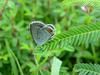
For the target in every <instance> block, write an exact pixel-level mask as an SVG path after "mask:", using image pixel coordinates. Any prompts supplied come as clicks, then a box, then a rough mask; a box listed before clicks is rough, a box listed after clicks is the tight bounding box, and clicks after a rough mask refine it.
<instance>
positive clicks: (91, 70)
mask: <svg viewBox="0 0 100 75" xmlns="http://www.w3.org/2000/svg"><path fill="white" fill-rule="evenodd" d="M74 71H75V72H78V73H79V75H100V65H98V64H94V65H93V64H83V63H82V64H81V63H80V64H76V65H75V66H74Z"/></svg>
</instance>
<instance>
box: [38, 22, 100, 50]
mask: <svg viewBox="0 0 100 75" xmlns="http://www.w3.org/2000/svg"><path fill="white" fill-rule="evenodd" d="M99 38H100V23H96V24H91V25H82V26H78V27H75V28H72V29H70V30H69V31H67V32H64V33H60V34H58V35H56V36H54V38H53V39H52V40H51V41H49V42H47V43H46V44H44V45H42V49H43V50H54V49H59V48H66V47H68V46H69V45H72V46H80V45H86V46H88V45H89V43H93V42H95V41H98V40H99ZM38 48H39V47H38Z"/></svg>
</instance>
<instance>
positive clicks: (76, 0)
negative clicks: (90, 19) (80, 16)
mask: <svg viewBox="0 0 100 75" xmlns="http://www.w3.org/2000/svg"><path fill="white" fill-rule="evenodd" d="M62 3H63V5H64V6H67V7H68V6H71V5H73V4H81V5H91V6H94V7H98V8H99V7H100V0H64V1H63V2H62Z"/></svg>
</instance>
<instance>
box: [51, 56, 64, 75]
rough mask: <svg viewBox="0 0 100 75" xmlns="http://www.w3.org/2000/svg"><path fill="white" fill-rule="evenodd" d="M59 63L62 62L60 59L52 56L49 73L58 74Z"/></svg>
mask: <svg viewBox="0 0 100 75" xmlns="http://www.w3.org/2000/svg"><path fill="white" fill-rule="evenodd" d="M61 64H62V61H60V60H59V59H58V58H56V57H54V58H53V60H52V67H51V75H59V71H60V67H61Z"/></svg>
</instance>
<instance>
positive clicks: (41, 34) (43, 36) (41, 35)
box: [37, 28, 51, 45]
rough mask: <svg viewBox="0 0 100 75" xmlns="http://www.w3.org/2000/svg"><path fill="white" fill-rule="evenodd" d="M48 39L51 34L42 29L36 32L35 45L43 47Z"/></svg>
mask: <svg viewBox="0 0 100 75" xmlns="http://www.w3.org/2000/svg"><path fill="white" fill-rule="evenodd" d="M50 37H51V34H50V33H49V32H48V31H47V30H46V29H45V28H42V29H40V30H39V31H38V40H37V43H38V44H39V45H43V44H44V43H46V42H47V41H48V40H49V39H50Z"/></svg>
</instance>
